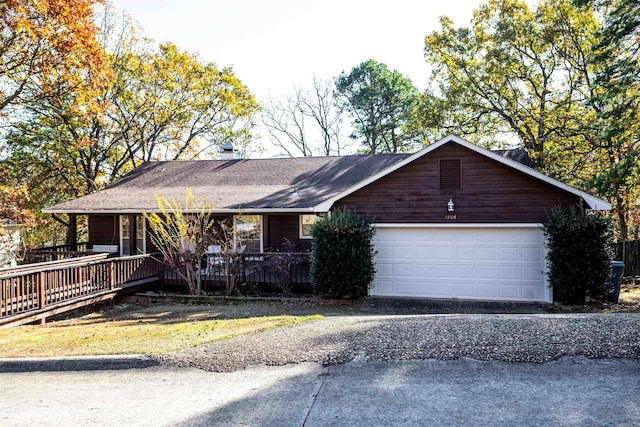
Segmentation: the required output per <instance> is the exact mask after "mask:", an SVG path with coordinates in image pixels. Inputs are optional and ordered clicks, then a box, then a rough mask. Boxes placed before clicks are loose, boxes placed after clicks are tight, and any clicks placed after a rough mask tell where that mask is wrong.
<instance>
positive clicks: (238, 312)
mask: <svg viewBox="0 0 640 427" xmlns="http://www.w3.org/2000/svg"><path fill="white" fill-rule="evenodd" d="M319 317H321V315H318V314H299V315H292V314H285V313H282V312H281V310H268V309H262V310H260V311H258V312H256V311H255V310H252V312H251V314H249V313H246V312H245V311H243V310H242V308H241V306H234V307H230V306H201V305H186V304H172V305H159V306H151V307H146V308H145V307H139V306H136V305H131V304H123V305H118V306H115V307H113V308H109V309H107V310H103V311H99V312H96V313H89V314H85V315H83V316H80V317H76V318H69V319H63V320H56V321H51V322H48V323H47V324H46V325H44V326H41V325H26V326H18V327H15V328H9V329H2V330H0V357H44V356H84V355H101V354H102V355H104V354H155V353H166V352H170V351H174V350H179V349H183V348H187V347H194V346H198V345H201V344H205V343H208V342H211V341H215V340H220V339H224V338H229V337H232V336H235V335H240V334H246V333H250V332H254V331H258V330H263V329H268V328H275V327H279V326H284V325H288V324H292V323H296V322H302V321H307V320H312V319H317V318H319Z"/></svg>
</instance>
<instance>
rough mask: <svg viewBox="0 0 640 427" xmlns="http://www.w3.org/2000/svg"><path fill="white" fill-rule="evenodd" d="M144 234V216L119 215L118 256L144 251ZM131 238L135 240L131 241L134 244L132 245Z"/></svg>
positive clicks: (145, 249)
mask: <svg viewBox="0 0 640 427" xmlns="http://www.w3.org/2000/svg"><path fill="white" fill-rule="evenodd" d="M144 236H145V229H144V218H143V217H142V216H141V215H121V216H120V256H129V255H138V254H144V253H146V251H147V247H146V246H147V245H146V239H145V238H144ZM132 240H135V242H133V244H134V245H135V246H132ZM132 250H133V253H132Z"/></svg>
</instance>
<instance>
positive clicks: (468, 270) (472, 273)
mask: <svg viewBox="0 0 640 427" xmlns="http://www.w3.org/2000/svg"><path fill="white" fill-rule="evenodd" d="M455 272H456V279H475V278H476V266H475V265H473V264H458V265H456V266H455Z"/></svg>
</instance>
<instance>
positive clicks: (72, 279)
mask: <svg viewBox="0 0 640 427" xmlns="http://www.w3.org/2000/svg"><path fill="white" fill-rule="evenodd" d="M160 275H161V264H160V263H159V262H158V261H157V260H156V259H155V258H153V257H152V256H151V255H137V256H131V257H123V258H110V259H104V260H94V261H88V262H83V261H82V260H81V259H78V262H77V263H73V264H63V265H59V266H43V267H41V268H38V267H37V266H35V265H34V268H32V269H24V268H23V269H22V270H21V271H18V272H15V273H8V274H3V275H0V317H5V316H11V315H16V314H20V313H24V312H27V311H31V310H42V309H45V308H46V307H47V306H50V305H54V304H58V303H61V302H64V301H70V300H74V299H77V298H79V297H82V296H89V295H92V294H98V293H101V292H104V291H115V290H117V289H121V288H125V287H128V286H132V285H134V284H136V282H140V281H144V280H149V279H153V278H156V279H159V278H160Z"/></svg>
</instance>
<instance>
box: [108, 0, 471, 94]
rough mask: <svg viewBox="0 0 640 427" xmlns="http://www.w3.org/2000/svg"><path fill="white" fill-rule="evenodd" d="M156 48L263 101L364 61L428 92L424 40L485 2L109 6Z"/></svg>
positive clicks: (132, 2) (125, 1)
mask: <svg viewBox="0 0 640 427" xmlns="http://www.w3.org/2000/svg"><path fill="white" fill-rule="evenodd" d="M112 2H113V4H114V6H115V7H116V9H118V10H123V9H126V10H127V11H128V12H129V14H130V15H131V16H132V17H133V18H134V19H135V20H137V21H138V22H139V23H140V24H141V25H142V27H143V28H144V31H145V35H147V36H148V37H151V38H153V39H155V41H156V42H163V41H172V42H174V43H176V44H177V45H178V47H179V48H181V49H186V50H188V51H191V52H198V53H199V54H200V55H201V56H202V58H204V59H205V60H206V61H213V62H215V63H217V64H218V66H220V67H225V66H233V68H234V70H235V73H236V75H237V76H238V77H240V78H241V79H242V81H243V83H244V84H245V85H247V86H248V87H249V89H250V90H251V91H252V92H253V93H254V94H255V95H256V96H257V98H258V100H264V99H266V98H267V97H269V96H270V95H277V94H281V93H285V92H290V91H291V89H292V88H293V85H297V86H300V87H308V86H310V85H311V82H312V79H313V76H314V75H316V76H318V77H321V78H333V77H337V76H338V75H339V74H340V72H341V71H343V70H345V71H347V72H348V71H350V70H351V68H352V67H354V66H356V65H358V64H360V63H361V62H363V61H365V60H367V59H374V60H376V61H379V62H383V63H385V64H387V66H388V67H389V68H390V69H395V70H397V71H399V72H400V73H402V74H404V75H405V76H408V77H409V78H411V80H412V81H413V84H414V85H415V86H416V87H417V88H418V89H420V90H423V89H424V88H426V86H427V81H428V78H429V69H428V67H427V65H426V64H425V63H424V59H423V48H424V38H425V36H426V35H428V34H429V33H430V32H431V31H435V30H439V29H440V24H439V22H438V18H439V17H440V16H441V15H448V16H450V17H451V18H452V19H453V20H454V24H455V26H456V27H461V26H468V24H469V21H470V19H471V14H472V11H473V10H475V9H477V8H478V6H479V5H480V4H481V3H482V0H446V1H434V0H388V1H380V0H369V1H366V0H225V1H220V0H112Z"/></svg>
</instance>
